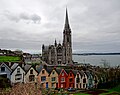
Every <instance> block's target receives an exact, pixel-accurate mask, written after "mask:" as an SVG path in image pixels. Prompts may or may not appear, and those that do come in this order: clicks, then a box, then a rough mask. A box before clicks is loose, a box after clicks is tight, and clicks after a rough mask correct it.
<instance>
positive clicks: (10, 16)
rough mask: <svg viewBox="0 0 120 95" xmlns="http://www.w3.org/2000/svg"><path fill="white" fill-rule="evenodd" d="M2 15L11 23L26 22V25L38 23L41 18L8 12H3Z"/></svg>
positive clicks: (34, 15) (35, 15)
mask: <svg viewBox="0 0 120 95" xmlns="http://www.w3.org/2000/svg"><path fill="white" fill-rule="evenodd" d="M4 15H5V16H6V17H7V18H8V19H9V20H11V21H15V22H19V21H21V20H23V21H26V22H27V23H30V22H33V23H40V21H41V17H40V16H39V15H37V14H28V13H25V12H24V13H19V14H17V13H16V14H15V13H12V12H10V11H7V10H6V11H4Z"/></svg>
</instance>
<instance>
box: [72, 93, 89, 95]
mask: <svg viewBox="0 0 120 95" xmlns="http://www.w3.org/2000/svg"><path fill="white" fill-rule="evenodd" d="M73 95H90V94H85V93H76V94H73Z"/></svg>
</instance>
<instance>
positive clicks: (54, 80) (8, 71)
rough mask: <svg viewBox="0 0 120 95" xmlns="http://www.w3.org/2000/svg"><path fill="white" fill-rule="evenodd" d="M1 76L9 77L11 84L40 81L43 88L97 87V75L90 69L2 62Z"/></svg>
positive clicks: (0, 65)
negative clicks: (36, 66)
mask: <svg viewBox="0 0 120 95" xmlns="http://www.w3.org/2000/svg"><path fill="white" fill-rule="evenodd" d="M0 77H4V78H8V79H9V80H10V82H11V84H12V85H13V84H16V83H34V82H35V83H38V84H39V85H40V87H42V88H69V87H72V88H80V89H90V88H95V87H97V83H98V82H97V76H96V75H95V74H93V73H92V72H90V71H83V70H81V71H79V70H69V69H60V68H51V67H46V68H45V67H42V68H40V67H39V68H37V70H36V69H35V68H33V67H32V66H31V65H25V66H24V67H21V66H20V65H19V64H17V63H14V64H13V65H11V66H9V65H7V64H6V63H1V64H0Z"/></svg>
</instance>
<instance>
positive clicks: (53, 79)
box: [49, 68, 59, 88]
mask: <svg viewBox="0 0 120 95" xmlns="http://www.w3.org/2000/svg"><path fill="white" fill-rule="evenodd" d="M58 71H59V70H56V69H55V68H54V69H53V70H52V72H51V73H50V76H49V77H50V80H49V82H50V83H49V87H50V88H58V75H59V73H58Z"/></svg>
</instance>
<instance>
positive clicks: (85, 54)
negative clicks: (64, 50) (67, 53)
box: [72, 53, 120, 56]
mask: <svg viewBox="0 0 120 95" xmlns="http://www.w3.org/2000/svg"><path fill="white" fill-rule="evenodd" d="M72 55H84V56H88V55H120V53H73V54H72Z"/></svg>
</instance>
